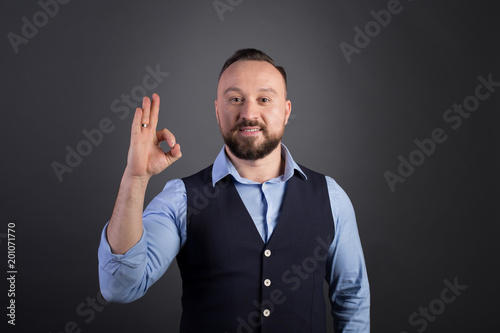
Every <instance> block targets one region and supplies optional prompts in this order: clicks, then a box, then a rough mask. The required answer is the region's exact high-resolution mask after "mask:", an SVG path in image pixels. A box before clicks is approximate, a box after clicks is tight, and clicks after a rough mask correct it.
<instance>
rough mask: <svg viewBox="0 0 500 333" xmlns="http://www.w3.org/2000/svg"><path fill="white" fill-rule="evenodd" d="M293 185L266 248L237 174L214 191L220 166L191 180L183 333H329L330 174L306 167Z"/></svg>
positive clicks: (183, 260)
mask: <svg viewBox="0 0 500 333" xmlns="http://www.w3.org/2000/svg"><path fill="white" fill-rule="evenodd" d="M301 169H302V170H303V171H304V173H305V174H306V175H307V180H305V179H304V178H303V177H302V175H301V174H300V173H299V172H297V171H295V174H294V176H292V178H290V180H289V181H288V184H287V190H286V193H285V195H284V198H283V203H282V208H281V215H280V218H279V221H278V224H277V226H276V228H275V230H274V232H273V234H272V236H271V238H270V239H269V242H268V243H267V244H265V243H264V242H263V240H262V238H261V237H260V234H259V232H258V231H257V229H256V227H255V224H254V222H253V220H252V218H251V217H250V215H249V214H248V212H247V210H246V208H245V205H244V203H243V201H242V200H241V198H240V196H239V194H238V192H237V190H236V187H235V186H234V184H233V182H232V180H231V176H229V175H228V176H226V177H225V178H224V179H222V180H220V181H219V182H217V184H216V185H215V187H212V166H209V167H208V168H206V169H204V170H202V171H200V172H198V173H196V174H194V175H192V176H189V177H187V178H183V179H182V180H183V181H184V184H185V186H186V192H187V205H188V208H187V240H186V243H185V245H184V247H183V248H182V250H181V251H180V253H179V254H178V256H177V263H178V265H179V269H180V271H181V276H182V281H183V282H182V284H183V285H182V288H183V295H182V307H183V313H182V319H181V332H183V333H184V332H192V333H200V332H210V333H212V332H213V333H250V332H253V333H257V332H258V333H267V332H269V333H277V332H287V333H293V332H297V333H306V332H311V333H317V332H326V324H325V322H326V313H325V312H326V311H325V309H326V307H325V302H324V296H323V282H324V279H325V275H326V265H327V263H326V254H327V251H328V247H329V246H330V244H331V242H332V240H333V235H334V223H333V217H332V213H331V207H330V201H329V196H328V188H327V184H326V179H325V176H324V175H321V174H318V173H316V172H313V171H311V170H309V169H307V168H305V167H303V166H301Z"/></svg>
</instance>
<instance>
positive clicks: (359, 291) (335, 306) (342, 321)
mask: <svg viewBox="0 0 500 333" xmlns="http://www.w3.org/2000/svg"><path fill="white" fill-rule="evenodd" d="M326 180H327V184H328V193H329V196H330V205H331V208H332V214H333V219H334V223H335V237H334V238H333V242H332V244H331V246H330V249H329V252H328V267H327V279H329V281H328V282H329V286H330V291H329V296H330V301H331V304H332V315H333V318H334V329H335V332H338V333H340V332H358V333H361V332H362V333H369V332H370V287H369V283H368V276H367V273H366V266H365V259H364V256H363V249H362V248H361V241H360V239H359V234H358V228H357V225H356V217H355V214H354V209H353V206H352V204H351V201H350V200H349V197H348V196H347V194H346V193H345V192H344V190H343V189H342V188H341V187H340V186H339V185H338V184H337V183H336V182H335V181H334V180H333V179H332V178H330V177H326Z"/></svg>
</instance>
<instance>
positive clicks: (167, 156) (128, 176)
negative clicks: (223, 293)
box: [98, 94, 186, 303]
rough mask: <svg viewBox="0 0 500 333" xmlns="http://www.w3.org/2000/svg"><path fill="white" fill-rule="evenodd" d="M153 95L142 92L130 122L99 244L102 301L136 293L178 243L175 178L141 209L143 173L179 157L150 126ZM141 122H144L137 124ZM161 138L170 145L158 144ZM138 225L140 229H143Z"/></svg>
mask: <svg viewBox="0 0 500 333" xmlns="http://www.w3.org/2000/svg"><path fill="white" fill-rule="evenodd" d="M159 103H160V100H159V97H158V95H156V94H154V95H153V102H152V103H151V102H150V100H149V98H147V97H145V98H144V100H143V105H142V109H141V108H137V110H136V112H135V115H134V119H133V122H132V131H131V139H130V148H129V153H128V159H127V167H126V169H125V172H124V175H123V178H122V181H121V184H120V189H119V192H118V197H117V199H116V204H115V207H114V210H113V214H112V217H111V219H110V221H109V223H108V224H107V225H106V227H105V228H104V230H103V233H102V235H101V243H100V245H99V251H98V256H99V284H100V287H101V293H102V295H103V296H104V297H105V298H106V299H107V300H108V301H115V302H121V303H123V302H131V301H133V300H135V299H137V298H139V297H141V296H142V295H143V294H144V293H145V292H146V290H147V289H148V288H149V286H151V285H152V284H153V283H154V282H155V281H156V280H157V279H158V278H159V277H160V276H161V275H162V274H163V273H164V272H165V270H166V269H167V267H168V266H169V265H170V263H171V262H172V260H173V259H174V258H175V255H176V254H177V252H178V251H179V249H180V246H181V241H182V237H183V235H182V233H183V232H182V230H184V229H183V228H184V227H185V222H183V221H184V220H185V210H186V207H185V193H184V192H185V189H184V186H183V185H184V184H183V183H182V181H181V180H174V181H170V182H168V183H167V185H166V186H165V188H164V190H163V191H162V193H160V195H158V196H157V197H155V198H154V199H153V201H152V202H151V203H150V204H149V205H148V209H147V210H146V211H145V212H144V217H143V212H142V210H143V205H144V195H145V191H146V186H147V184H148V181H149V179H150V178H151V177H152V176H153V175H155V174H157V173H159V172H161V171H162V170H164V169H165V168H167V167H168V166H169V165H170V164H172V163H173V162H175V161H176V160H177V159H179V158H180V157H181V152H180V146H179V145H178V144H176V143H175V137H174V136H173V135H172V133H170V132H169V131H168V130H166V129H163V130H161V131H158V132H156V126H157V123H158V113H159ZM142 124H147V125H148V126H147V127H144V126H142ZM162 141H167V143H168V145H169V146H170V147H171V150H170V151H169V152H168V153H164V152H163V150H162V149H161V148H160V147H159V144H160V143H161V142H162ZM143 230H144V233H143Z"/></svg>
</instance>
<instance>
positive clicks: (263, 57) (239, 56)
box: [219, 49, 287, 91]
mask: <svg viewBox="0 0 500 333" xmlns="http://www.w3.org/2000/svg"><path fill="white" fill-rule="evenodd" d="M239 60H253V61H265V62H268V63H270V64H271V65H273V66H274V68H276V69H277V70H278V71H279V72H280V73H281V76H283V80H284V81H285V91H286V86H287V83H286V72H285V69H284V68H283V67H281V66H276V65H275V64H274V60H273V59H272V58H271V57H270V56H268V55H267V54H265V53H264V52H262V51H260V50H256V49H240V50H238V51H236V52H235V53H234V54H233V55H232V56H231V57H230V58H229V59H227V60H226V62H225V63H224V66H222V70H221V71H220V73H219V80H220V77H221V76H222V73H224V72H225V70H226V69H227V68H228V67H229V66H231V65H232V64H233V63H235V62H236V61H239Z"/></svg>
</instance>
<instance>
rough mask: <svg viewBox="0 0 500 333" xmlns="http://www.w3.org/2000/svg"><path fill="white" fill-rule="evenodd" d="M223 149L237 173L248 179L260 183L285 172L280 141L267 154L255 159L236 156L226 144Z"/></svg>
mask: <svg viewBox="0 0 500 333" xmlns="http://www.w3.org/2000/svg"><path fill="white" fill-rule="evenodd" d="M225 151H226V155H227V156H228V158H229V160H230V161H231V163H233V165H234V167H235V168H236V171H238V173H239V175H240V176H241V177H243V178H246V179H248V180H251V181H254V182H258V183H261V184H262V183H264V182H266V181H268V180H269V179H273V178H276V177H278V176H280V175H282V174H283V173H284V172H285V161H284V160H283V159H282V158H281V143H280V144H279V145H278V146H277V147H276V148H275V149H274V150H273V151H272V152H271V153H270V154H269V155H267V156H266V157H264V158H261V159H258V160H255V161H248V160H242V159H240V158H237V157H236V156H234V155H233V153H231V151H230V150H229V149H228V148H227V146H226V149H225Z"/></svg>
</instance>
